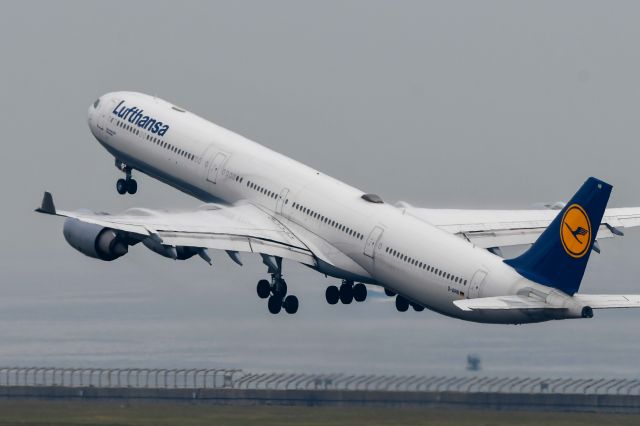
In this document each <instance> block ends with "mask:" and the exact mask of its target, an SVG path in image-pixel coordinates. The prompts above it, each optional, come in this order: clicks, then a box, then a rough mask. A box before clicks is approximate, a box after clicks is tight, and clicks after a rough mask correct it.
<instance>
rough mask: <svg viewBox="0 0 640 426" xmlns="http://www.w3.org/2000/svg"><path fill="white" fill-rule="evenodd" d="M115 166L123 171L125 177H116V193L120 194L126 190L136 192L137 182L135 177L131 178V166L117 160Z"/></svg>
mask: <svg viewBox="0 0 640 426" xmlns="http://www.w3.org/2000/svg"><path fill="white" fill-rule="evenodd" d="M116 167H117V168H119V169H120V170H122V171H123V172H124V173H125V178H124V179H118V181H117V182H116V190H117V191H118V194H121V195H122V194H126V193H127V192H128V193H129V194H132V195H133V194H135V193H136V192H138V182H136V180H135V179H132V178H131V171H132V169H131V167H129V166H127V165H126V164H124V163H122V162H120V161H117V160H116Z"/></svg>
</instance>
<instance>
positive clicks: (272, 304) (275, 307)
mask: <svg viewBox="0 0 640 426" xmlns="http://www.w3.org/2000/svg"><path fill="white" fill-rule="evenodd" d="M267 307H268V308H269V312H271V313H272V314H274V315H275V314H278V313H280V310H281V309H282V298H281V297H278V296H271V297H270V298H269V302H268V303H267Z"/></svg>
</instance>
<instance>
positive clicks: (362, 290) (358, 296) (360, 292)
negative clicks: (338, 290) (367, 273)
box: [353, 283, 367, 302]
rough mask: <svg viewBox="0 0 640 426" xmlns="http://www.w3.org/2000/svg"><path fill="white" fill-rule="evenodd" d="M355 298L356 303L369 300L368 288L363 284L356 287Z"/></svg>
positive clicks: (354, 288)
mask: <svg viewBox="0 0 640 426" xmlns="http://www.w3.org/2000/svg"><path fill="white" fill-rule="evenodd" d="M353 298H354V299H355V301H356V302H364V301H365V300H366V299H367V287H366V286H365V285H364V284H362V283H358V284H356V285H354V286H353Z"/></svg>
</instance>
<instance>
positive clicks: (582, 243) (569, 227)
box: [560, 204, 591, 259]
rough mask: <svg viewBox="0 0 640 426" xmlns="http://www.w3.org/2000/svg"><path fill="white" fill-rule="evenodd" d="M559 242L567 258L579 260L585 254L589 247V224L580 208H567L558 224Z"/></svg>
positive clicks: (574, 206)
mask: <svg viewBox="0 0 640 426" xmlns="http://www.w3.org/2000/svg"><path fill="white" fill-rule="evenodd" d="M560 240H561V241H562V246H563V247H564V251H566V252H567V254H568V255H569V256H571V257H573V258H576V259H579V258H581V257H582V256H584V255H585V254H587V251H588V250H589V247H591V222H590V221H589V216H587V212H585V211H584V209H583V208H582V207H581V206H579V205H577V204H572V205H570V206H569V207H567V210H566V211H565V212H564V216H562V222H560Z"/></svg>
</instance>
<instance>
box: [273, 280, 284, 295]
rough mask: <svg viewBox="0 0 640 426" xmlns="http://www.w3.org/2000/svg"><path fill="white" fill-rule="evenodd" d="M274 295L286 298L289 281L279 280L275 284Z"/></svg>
mask: <svg viewBox="0 0 640 426" xmlns="http://www.w3.org/2000/svg"><path fill="white" fill-rule="evenodd" d="M272 290H273V295H274V296H278V297H280V299H284V296H286V295H287V283H286V282H285V281H284V280H283V279H280V280H277V281H276V282H275V284H274V285H273V289H272Z"/></svg>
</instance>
